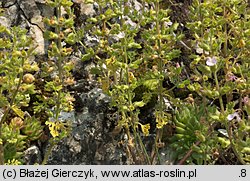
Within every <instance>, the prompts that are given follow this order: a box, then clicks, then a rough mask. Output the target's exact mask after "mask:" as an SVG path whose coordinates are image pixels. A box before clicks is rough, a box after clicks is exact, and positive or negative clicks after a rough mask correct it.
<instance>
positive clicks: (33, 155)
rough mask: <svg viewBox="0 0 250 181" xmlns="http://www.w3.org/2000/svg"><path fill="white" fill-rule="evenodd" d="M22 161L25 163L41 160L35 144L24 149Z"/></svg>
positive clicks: (34, 162) (36, 162)
mask: <svg viewBox="0 0 250 181" xmlns="http://www.w3.org/2000/svg"><path fill="white" fill-rule="evenodd" d="M24 162H25V164H26V165H34V164H40V163H41V162H42V156H41V152H40V150H39V148H38V147H37V146H31V147H30V148H28V149H27V150H25V151H24Z"/></svg>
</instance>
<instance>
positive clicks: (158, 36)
mask: <svg viewBox="0 0 250 181" xmlns="http://www.w3.org/2000/svg"><path fill="white" fill-rule="evenodd" d="M96 2H98V4H99V12H100V13H101V14H100V15H99V16H96V17H93V18H90V19H89V20H88V21H89V22H91V25H89V26H87V29H86V31H89V30H91V31H92V32H93V33H94V34H95V35H96V36H98V37H99V39H100V42H99V45H98V46H97V47H85V49H86V52H87V53H86V54H85V55H84V56H83V57H82V59H83V60H84V61H85V60H88V59H90V58H92V57H94V59H95V60H97V67H96V68H94V69H93V72H94V73H96V74H98V75H99V80H100V83H101V87H102V89H103V91H104V92H106V93H107V94H108V95H110V96H111V98H112V104H111V106H113V107H116V108H117V109H118V113H119V115H120V119H119V121H118V123H117V126H116V129H120V130H121V129H122V128H124V129H125V132H126V134H127V135H128V143H129V144H128V145H127V148H128V150H129V153H131V154H128V158H130V157H131V156H132V159H133V161H134V162H135V163H147V164H151V163H153V162H154V160H155V155H157V154H156V153H157V150H158V147H159V145H160V144H162V143H161V130H162V129H163V127H164V125H166V124H167V123H168V120H170V115H169V114H167V113H166V112H165V109H166V107H165V103H164V97H167V96H169V95H168V93H167V90H165V88H163V80H164V78H165V77H167V74H166V72H165V70H166V69H167V65H168V64H169V63H170V60H172V59H174V58H176V57H178V55H179V54H180V51H179V50H177V49H175V48H174V46H175V42H176V41H177V40H178V39H180V38H181V36H178V37H176V35H175V33H174V31H175V30H176V29H177V27H178V24H177V23H174V24H171V22H170V19H169V17H168V16H167V13H168V10H163V9H160V6H159V1H153V2H152V1H150V2H151V3H153V4H154V6H153V7H155V8H154V9H151V10H147V9H146V8H145V4H146V3H149V1H142V5H143V7H142V9H141V12H138V11H133V10H131V8H130V6H131V4H130V5H129V2H128V1H126V0H124V1H121V2H113V1H96ZM125 17H127V18H129V19H131V20H133V21H136V22H138V23H137V24H136V25H134V26H133V24H132V25H131V24H130V23H128V22H126V19H125ZM111 20H112V21H111ZM114 20H117V22H116V23H111V22H114ZM118 20H119V21H118ZM167 22H169V23H170V24H169V25H166V23H167ZM154 23H156V24H154ZM149 25H152V28H151V27H150V26H149ZM99 26H100V27H101V28H98V27H99ZM139 34H140V35H141V37H142V40H137V39H136V36H138V35H139ZM112 38H113V39H116V40H113V42H112V43H110V39H112ZM138 90H140V91H141V90H143V91H142V92H140V91H139V92H138ZM152 97H159V101H158V103H155V104H157V106H156V109H155V117H156V120H149V121H150V122H151V123H152V124H153V121H156V124H157V136H156V138H155V140H156V141H155V146H154V148H153V149H152V150H153V152H152V154H151V155H153V157H152V158H150V156H149V154H148V150H147V149H146V148H145V146H144V143H143V142H142V138H141V136H140V135H139V133H138V132H139V128H140V129H141V130H142V132H143V133H144V136H147V135H148V134H149V129H150V127H151V126H152V125H151V124H150V123H147V124H142V123H141V121H140V119H139V117H138V115H139V114H140V109H141V108H142V107H143V106H145V105H147V103H148V102H149V101H150V100H151V98H152ZM170 97H171V96H170ZM131 130H132V135H131ZM133 150H135V151H133ZM133 154H134V155H133ZM138 158H139V160H138Z"/></svg>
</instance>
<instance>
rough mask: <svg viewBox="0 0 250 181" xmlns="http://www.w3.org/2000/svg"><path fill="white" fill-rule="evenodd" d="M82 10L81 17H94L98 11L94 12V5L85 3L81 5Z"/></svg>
mask: <svg viewBox="0 0 250 181" xmlns="http://www.w3.org/2000/svg"><path fill="white" fill-rule="evenodd" d="M80 7H81V8H80V10H81V15H83V16H87V17H90V16H94V15H95V13H96V11H95V10H94V5H93V4H86V3H84V2H82V3H81V5H80Z"/></svg>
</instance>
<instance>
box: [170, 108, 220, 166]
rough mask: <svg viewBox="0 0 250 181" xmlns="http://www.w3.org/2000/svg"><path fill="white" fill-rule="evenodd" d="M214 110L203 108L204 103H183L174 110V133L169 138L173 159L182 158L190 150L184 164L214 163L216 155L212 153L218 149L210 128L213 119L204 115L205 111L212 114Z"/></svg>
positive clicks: (215, 137)
mask: <svg viewBox="0 0 250 181" xmlns="http://www.w3.org/2000/svg"><path fill="white" fill-rule="evenodd" d="M215 110H216V108H215V107H208V108H206V109H205V106H204V105H201V106H192V105H186V106H185V105H184V106H183V107H182V109H180V110H177V111H176V112H175V114H174V124H175V129H176V134H175V135H174V136H173V137H172V138H171V148H172V149H173V150H174V157H175V160H181V159H183V158H184V157H185V154H186V153H187V152H188V151H191V154H190V156H189V157H188V158H187V159H186V160H185V163H186V164H198V165H202V164H212V163H215V161H216V157H215V158H214V157H213V155H214V153H215V152H216V151H217V150H218V140H217V138H218V137H217V135H216V134H215V133H214V132H213V129H212V128H211V125H213V123H214V120H213V119H212V118H209V117H207V116H206V114H207V113H206V112H209V113H210V114H213V113H214V112H215ZM220 139H221V138H220Z"/></svg>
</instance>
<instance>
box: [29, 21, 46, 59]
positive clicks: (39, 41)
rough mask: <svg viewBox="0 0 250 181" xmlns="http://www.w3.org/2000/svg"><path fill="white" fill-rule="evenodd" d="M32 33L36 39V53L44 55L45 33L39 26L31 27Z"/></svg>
mask: <svg viewBox="0 0 250 181" xmlns="http://www.w3.org/2000/svg"><path fill="white" fill-rule="evenodd" d="M30 33H31V36H32V37H33V38H34V46H37V47H36V49H35V52H36V53H37V54H38V55H43V54H44V53H45V49H44V48H45V42H44V38H43V32H42V30H41V29H40V28H38V26H36V25H30Z"/></svg>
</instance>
